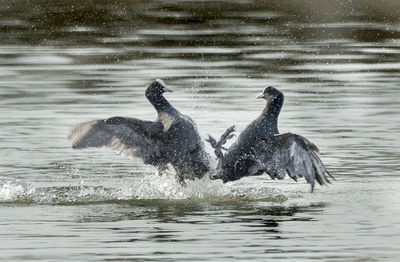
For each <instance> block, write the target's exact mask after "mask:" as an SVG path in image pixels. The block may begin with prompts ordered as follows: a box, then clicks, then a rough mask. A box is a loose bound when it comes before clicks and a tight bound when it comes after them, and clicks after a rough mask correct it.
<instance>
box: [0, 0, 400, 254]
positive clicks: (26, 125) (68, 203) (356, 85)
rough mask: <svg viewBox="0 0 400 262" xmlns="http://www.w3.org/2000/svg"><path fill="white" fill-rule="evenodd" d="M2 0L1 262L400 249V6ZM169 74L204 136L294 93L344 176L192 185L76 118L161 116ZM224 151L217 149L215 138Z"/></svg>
mask: <svg viewBox="0 0 400 262" xmlns="http://www.w3.org/2000/svg"><path fill="white" fill-rule="evenodd" d="M280 2H281V1H269V2H268V3H266V2H263V1H221V2H219V3H215V2H212V1H196V2H189V1H187V2H186V1H183V2H179V3H176V2H175V1H117V2H115V3H114V2H113V1H111V2H110V1H45V0H42V1H2V5H1V7H0V108H1V114H0V147H1V153H0V260H1V261H39V260H40V261H72V260H75V261H189V260H191V261H231V260H236V261H249V260H255V261H260V260H263V261H265V260H268V259H270V260H272V259H275V260H286V261H292V260H296V261H308V260H323V261H398V259H399V258H400V248H399V245H398V244H399V243H400V191H399V188H400V176H399V175H400V164H399V160H400V142H399V141H400V140H399V132H400V124H399V123H400V121H399V120H400V117H399V115H400V15H399V12H398V10H400V3H399V2H398V1H394V0H393V1H390V0H389V1H378V2H376V1H352V2H350V1H349V2H348V1H319V2H318V3H317V2H316V1H286V2H285V3H280ZM156 78H161V79H163V80H164V81H165V82H166V84H167V85H169V86H170V87H171V88H172V89H174V91H175V92H174V93H168V94H167V95H166V97H167V98H168V99H169V100H170V101H171V103H172V104H173V105H174V106H175V107H176V108H178V109H179V110H180V111H182V112H184V113H185V114H188V115H190V116H191V117H192V118H193V119H194V120H195V121H196V122H197V125H198V128H199V130H200V132H201V134H202V135H203V136H204V137H205V136H206V135H207V134H212V135H219V134H220V133H221V132H223V130H225V129H226V128H227V127H228V126H230V125H232V124H236V126H237V129H238V131H240V130H242V129H243V128H244V127H245V126H246V125H247V124H248V123H249V122H251V121H252V120H253V119H254V118H256V117H257V116H258V115H259V114H260V112H261V111H262V109H263V108H264V102H263V101H259V100H255V99H254V98H255V96H256V94H257V92H259V91H261V90H262V89H263V87H264V86H265V85H267V84H268V85H273V86H275V87H277V88H279V89H280V90H282V91H283V92H284V93H285V96H286V100H285V105H284V108H283V110H282V113H281V117H280V122H279V126H280V130H281V132H287V131H290V132H293V133H298V134H301V135H303V136H305V137H307V138H308V139H310V140H311V141H313V142H314V143H316V144H317V145H318V146H319V148H320V150H321V158H322V160H323V161H324V163H325V164H326V166H327V168H328V169H329V170H331V172H332V173H333V175H334V176H335V178H336V181H335V182H334V183H333V184H332V185H330V186H328V187H316V190H315V192H314V193H310V187H309V185H307V184H306V183H305V182H304V180H301V181H300V182H299V183H296V182H294V181H292V180H290V179H285V180H283V181H271V180H270V179H269V177H267V176H261V177H253V178H245V179H242V180H239V181H237V182H234V183H227V184H222V183H221V182H220V181H211V180H209V179H207V178H205V179H203V180H199V181H193V182H190V183H189V184H188V186H187V187H181V186H179V185H178V184H177V183H176V182H175V180H174V178H173V177H172V176H163V177H159V176H158V175H157V174H156V171H155V169H154V168H153V167H151V166H146V165H144V164H142V163H141V162H140V161H131V160H129V159H125V158H123V157H121V156H118V155H116V154H115V153H114V152H112V151H110V150H106V149H93V150H83V151H73V150H72V149H71V142H70V141H68V140H67V135H68V133H69V131H70V129H71V128H72V127H73V126H75V125H77V124H79V123H82V122H85V121H88V120H92V119H101V118H105V117H109V116H134V117H137V118H141V119H148V120H152V119H154V118H155V116H156V114H155V111H154V109H153V108H152V106H151V105H150V104H149V103H148V101H147V100H146V99H145V97H144V90H145V88H146V87H147V86H148V85H149V83H150V82H151V81H153V80H154V79H156ZM208 150H209V151H210V152H212V150H211V149H210V148H208Z"/></svg>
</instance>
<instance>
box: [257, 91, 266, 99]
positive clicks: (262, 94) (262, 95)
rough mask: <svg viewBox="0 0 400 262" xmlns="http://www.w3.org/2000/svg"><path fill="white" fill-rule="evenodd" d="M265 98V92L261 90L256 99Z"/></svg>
mask: <svg viewBox="0 0 400 262" xmlns="http://www.w3.org/2000/svg"><path fill="white" fill-rule="evenodd" d="M260 98H264V93H263V92H261V93H259V94H258V95H257V96H256V99H260Z"/></svg>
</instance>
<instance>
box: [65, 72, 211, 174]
mask: <svg viewBox="0 0 400 262" xmlns="http://www.w3.org/2000/svg"><path fill="white" fill-rule="evenodd" d="M165 92H172V90H171V89H170V88H168V87H167V86H166V85H165V83H164V82H163V81H162V80H160V79H157V80H156V81H154V82H153V83H151V84H150V85H149V87H148V88H147V89H146V92H145V95H146V98H147V99H148V100H149V102H150V103H151V104H152V105H153V107H154V108H155V109H156V111H157V119H156V120H155V121H145V120H140V119H136V118H131V117H119V116H117V117H111V118H107V119H100V120H94V121H90V122H87V123H83V124H81V125H78V126H77V127H75V128H74V129H73V130H72V131H71V133H70V135H69V138H70V139H72V140H73V146H72V147H73V148H74V149H83V148H89V147H107V148H111V149H114V150H115V151H117V152H118V153H120V154H122V155H123V156H126V157H129V158H139V159H141V160H142V161H143V162H144V163H145V164H150V165H153V166H156V167H157V168H158V169H159V170H160V171H161V170H163V169H165V168H166V167H167V165H168V164H171V165H172V167H173V168H174V169H175V171H176V174H177V179H178V180H179V181H180V182H183V181H184V180H185V179H194V178H201V177H203V176H204V174H205V173H207V172H208V171H209V170H210V163H209V160H210V159H209V155H208V154H207V153H206V151H205V149H204V143H203V142H202V140H201V138H200V135H199V133H198V131H197V127H196V124H195V123H194V121H193V120H192V119H191V118H190V117H188V116H186V115H184V114H182V113H180V112H179V111H178V110H177V109H176V108H174V107H173V106H172V105H171V104H170V103H169V102H168V101H167V99H166V98H165V97H164V93H165Z"/></svg>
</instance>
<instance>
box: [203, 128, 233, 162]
mask: <svg viewBox="0 0 400 262" xmlns="http://www.w3.org/2000/svg"><path fill="white" fill-rule="evenodd" d="M233 132H235V126H231V127H229V128H228V129H226V130H225V132H224V133H223V134H222V135H221V137H220V138H219V140H218V141H217V140H216V139H215V138H213V137H212V136H210V135H208V139H206V141H207V142H208V143H210V145H211V146H212V147H213V148H214V153H215V155H216V156H217V159H220V160H221V159H222V158H223V156H224V154H223V153H222V149H224V150H227V149H226V148H225V147H223V145H224V144H225V143H226V142H227V141H228V140H229V139H231V138H232V137H233V136H234V134H232V133H233Z"/></svg>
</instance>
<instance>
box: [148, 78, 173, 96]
mask: <svg viewBox="0 0 400 262" xmlns="http://www.w3.org/2000/svg"><path fill="white" fill-rule="evenodd" d="M165 92H173V91H172V89H171V88H169V87H167V86H166V85H165V83H164V81H162V80H161V79H157V80H156V81H154V82H153V83H151V84H150V85H149V87H148V88H147V89H146V96H147V97H149V96H154V95H162V94H163V93H165Z"/></svg>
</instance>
